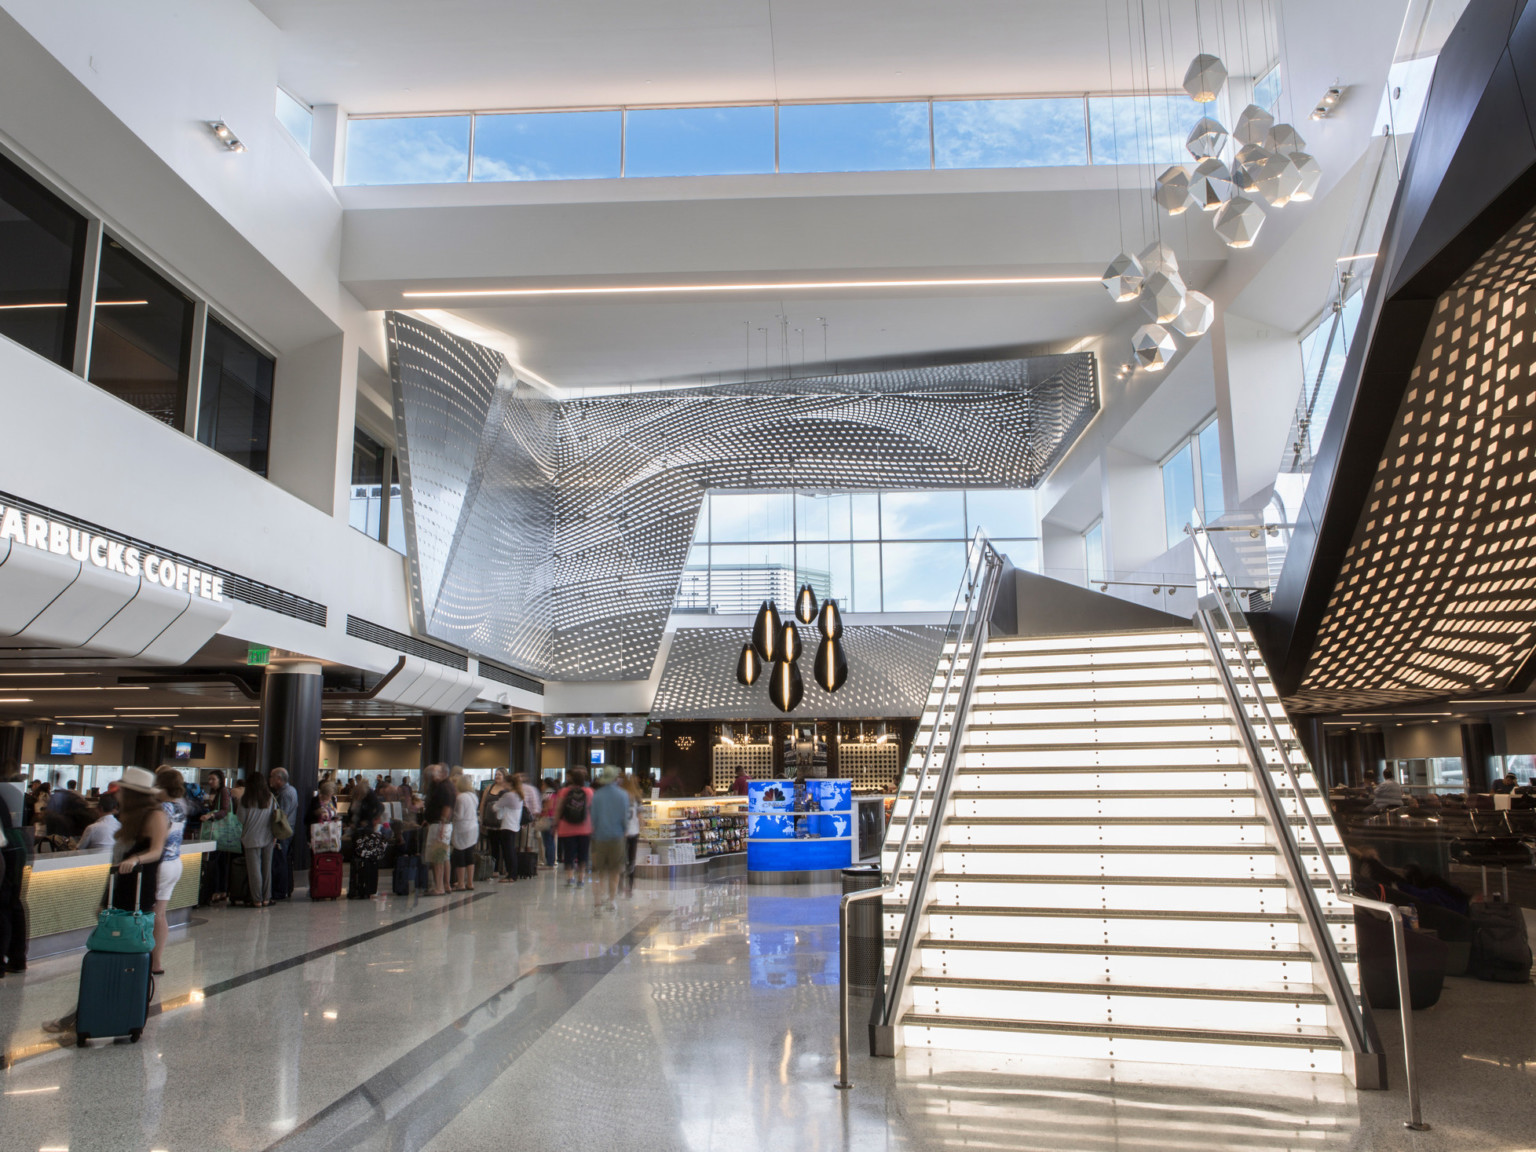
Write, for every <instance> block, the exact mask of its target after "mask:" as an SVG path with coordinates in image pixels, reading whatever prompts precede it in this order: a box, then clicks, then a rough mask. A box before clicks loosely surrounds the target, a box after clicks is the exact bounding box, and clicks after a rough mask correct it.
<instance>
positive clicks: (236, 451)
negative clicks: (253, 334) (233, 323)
mask: <svg viewBox="0 0 1536 1152" xmlns="http://www.w3.org/2000/svg"><path fill="white" fill-rule="evenodd" d="M203 340H204V343H203V381H202V387H201V389H200V390H199V391H200V395H199V397H198V415H197V438H198V439H199V440H200V441H202V442H203V443H204V444H206V445H208V447H210V448H212V449H213V450H214V451H215V452H217V453H219V454H220V455H221V456H227V457H229V459H231V460H233V461H234V462H235V463H237V464H242V465H244V466H245V467H247V468H249V469H250V470H251V471H252V472H255V473H256V474H257V475H258V476H265V475H266V474H267V450H268V448H269V446H270V441H271V435H272V378H273V375H274V373H275V372H276V369H277V363H276V361H274V360H273V359H272V357H270V356H267V355H265V354H264V353H262V352H259V351H257V350H256V349H255V348H253V347H252V346H251V345H250V344H249V343H248V342H247V341H246V340H244V339H242V338H241V337H240V336H237V335H236V334H235V333H234V332H232V331H230V329H229V328H228V327H227V326H225V325H224V324H221V323H220V322H219V321H217V320H215V319H214V318H213V317H211V316H210V317H209V318H208V326H207V328H206V330H205V333H204V337H203Z"/></svg>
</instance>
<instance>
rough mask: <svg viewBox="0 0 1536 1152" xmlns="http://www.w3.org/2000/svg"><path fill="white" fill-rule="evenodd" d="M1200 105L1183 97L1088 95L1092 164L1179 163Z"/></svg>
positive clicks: (1185, 154) (1185, 155)
mask: <svg viewBox="0 0 1536 1152" xmlns="http://www.w3.org/2000/svg"><path fill="white" fill-rule="evenodd" d="M1201 112H1202V106H1201V105H1198V104H1194V103H1192V102H1191V101H1190V99H1189V97H1188V96H1186V95H1185V94H1184V93H1182V92H1179V93H1177V94H1171V93H1153V94H1152V95H1151V96H1090V97H1089V98H1088V135H1089V138H1090V140H1091V141H1092V144H1093V162H1094V163H1095V164H1183V163H1186V162H1188V160H1189V151H1188V149H1187V148H1186V147H1185V141H1186V140H1187V139H1188V138H1189V130H1190V129H1191V128H1193V127H1194V126H1195V121H1196V120H1198V119H1200V116H1201Z"/></svg>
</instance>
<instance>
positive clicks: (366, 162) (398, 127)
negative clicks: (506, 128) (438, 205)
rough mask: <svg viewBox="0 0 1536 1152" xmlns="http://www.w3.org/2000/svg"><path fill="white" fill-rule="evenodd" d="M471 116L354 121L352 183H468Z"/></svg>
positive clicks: (350, 151) (350, 125)
mask: <svg viewBox="0 0 1536 1152" xmlns="http://www.w3.org/2000/svg"><path fill="white" fill-rule="evenodd" d="M469 119H470V118H469V117H468V116H401V117H391V118H389V119H379V120H351V121H349V122H348V123H347V183H348V184H460V183H463V182H464V181H466V180H468V179H469ZM482 119H483V120H489V119H492V117H482ZM502 178H503V179H511V177H502Z"/></svg>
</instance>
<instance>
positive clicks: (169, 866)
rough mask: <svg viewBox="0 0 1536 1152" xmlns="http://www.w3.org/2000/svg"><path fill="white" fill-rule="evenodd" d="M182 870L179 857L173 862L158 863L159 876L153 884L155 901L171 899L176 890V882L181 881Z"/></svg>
mask: <svg viewBox="0 0 1536 1152" xmlns="http://www.w3.org/2000/svg"><path fill="white" fill-rule="evenodd" d="M182 870H183V866H182V863H181V859H180V857H178V858H177V859H175V860H162V861H160V876H159V878H158V880H157V881H156V883H155V899H156V900H169V899H170V898H171V893H172V892H174V891H175V890H176V881H178V880H180V879H181V873H182Z"/></svg>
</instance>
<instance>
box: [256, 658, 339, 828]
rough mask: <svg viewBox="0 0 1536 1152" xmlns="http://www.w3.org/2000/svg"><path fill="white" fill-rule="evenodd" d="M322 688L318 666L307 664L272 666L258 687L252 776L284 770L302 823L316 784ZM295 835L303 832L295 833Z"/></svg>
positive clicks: (309, 662)
mask: <svg viewBox="0 0 1536 1152" xmlns="http://www.w3.org/2000/svg"><path fill="white" fill-rule="evenodd" d="M322 683H323V681H322V677H321V675H320V665H319V664H317V663H314V662H311V661H295V662H293V663H290V664H273V665H271V666H270V667H269V668H268V669H267V674H266V677H265V678H264V679H263V680H262V683H261V720H260V723H259V725H258V728H257V740H256V770H257V771H258V772H260V773H261V774H262V775H263V776H265V775H267V774H268V773H270V772H271V771H272V769H274V768H285V769H287V771H288V783H290V784H292V785H293V787H294V789H295V790H296V791H297V792H298V794H299V818H300V820H302V819H303V818H304V812H305V809H307V808H308V807H309V799H310V797H311V796H313V795H314V792H315V789H316V788H317V787H318V786H319V780H320V698H321V688H322ZM294 835H295V836H297V837H303V832H302V830H300V829H297V828H296V829H294ZM306 842H307V838H301V839H300V840H299V841H298V843H300V844H303V843H306Z"/></svg>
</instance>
